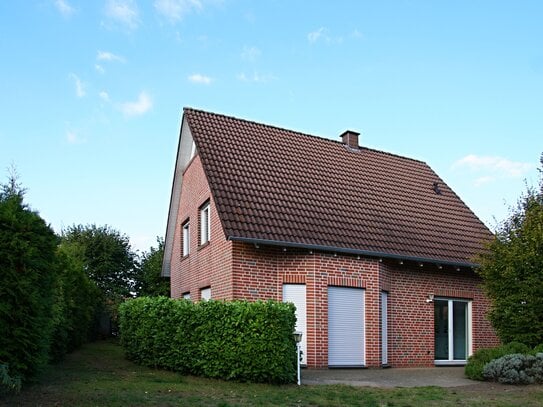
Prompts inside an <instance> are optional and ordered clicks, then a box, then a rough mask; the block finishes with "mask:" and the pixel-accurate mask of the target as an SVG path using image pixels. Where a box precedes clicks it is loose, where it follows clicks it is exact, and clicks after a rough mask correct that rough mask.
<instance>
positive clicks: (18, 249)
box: [0, 172, 57, 387]
mask: <svg viewBox="0 0 543 407" xmlns="http://www.w3.org/2000/svg"><path fill="white" fill-rule="evenodd" d="M56 246H57V236H56V235H55V233H54V232H53V230H52V229H51V227H50V226H49V225H47V224H46V223H45V221H44V220H43V219H42V218H41V217H40V216H39V215H38V213H37V212H34V211H32V210H31V209H30V208H29V207H28V206H27V205H26V204H25V203H24V189H22V188H21V186H20V184H19V183H18V181H17V176H16V173H14V172H12V173H11V174H10V177H9V181H8V183H7V184H4V185H1V186H0V332H1V334H0V367H2V369H1V370H3V376H6V375H7V377H9V376H11V378H12V379H16V380H15V381H19V382H20V381H24V380H27V379H28V378H30V377H31V376H33V375H34V374H35V373H37V372H38V371H39V370H40V368H41V367H42V366H44V365H45V363H46V362H47V360H48V351H49V343H50V338H51V330H52V323H51V317H52V309H53V306H52V304H53V296H54V284H55V280H56V272H57V265H56V257H55V252H56ZM0 387H1V386H0Z"/></svg>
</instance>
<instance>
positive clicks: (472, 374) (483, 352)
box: [464, 342, 532, 380]
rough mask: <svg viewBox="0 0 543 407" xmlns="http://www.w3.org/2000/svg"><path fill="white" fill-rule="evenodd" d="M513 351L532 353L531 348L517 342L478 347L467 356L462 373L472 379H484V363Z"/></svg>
mask: <svg viewBox="0 0 543 407" xmlns="http://www.w3.org/2000/svg"><path fill="white" fill-rule="evenodd" d="M513 353H523V354H529V353H532V349H530V347H528V346H526V345H524V344H522V343H519V342H511V343H508V344H506V345H502V346H498V347H496V348H485V349H479V350H477V351H476V352H475V353H474V354H473V355H472V356H470V357H469V358H468V363H467V364H466V367H465V370H464V373H465V374H466V376H467V377H469V378H470V379H472V380H484V376H483V371H484V368H485V365H486V364H488V363H489V362H491V361H493V360H494V359H498V358H501V357H502V356H505V355H510V354H513Z"/></svg>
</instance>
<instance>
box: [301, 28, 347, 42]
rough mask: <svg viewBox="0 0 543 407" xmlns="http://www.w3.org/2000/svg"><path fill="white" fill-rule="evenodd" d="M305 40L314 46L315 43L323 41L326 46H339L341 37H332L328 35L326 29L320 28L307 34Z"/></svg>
mask: <svg viewBox="0 0 543 407" xmlns="http://www.w3.org/2000/svg"><path fill="white" fill-rule="evenodd" d="M307 40H308V41H309V43H310V44H314V43H316V42H317V41H324V42H325V43H326V44H329V45H330V44H341V43H342V42H343V37H341V36H339V37H332V36H330V34H329V31H328V28H326V27H321V28H319V29H318V30H315V31H312V32H310V33H309V34H307Z"/></svg>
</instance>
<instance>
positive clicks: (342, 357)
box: [328, 287, 365, 366]
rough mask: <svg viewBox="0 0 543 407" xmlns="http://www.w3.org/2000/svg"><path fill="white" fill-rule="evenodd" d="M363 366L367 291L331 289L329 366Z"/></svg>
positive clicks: (329, 288)
mask: <svg viewBox="0 0 543 407" xmlns="http://www.w3.org/2000/svg"><path fill="white" fill-rule="evenodd" d="M364 362H365V360H364V290H363V289H361V288H350V287H328V365H329V366H363V365H364Z"/></svg>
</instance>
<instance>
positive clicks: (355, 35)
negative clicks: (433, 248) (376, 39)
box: [351, 28, 364, 38]
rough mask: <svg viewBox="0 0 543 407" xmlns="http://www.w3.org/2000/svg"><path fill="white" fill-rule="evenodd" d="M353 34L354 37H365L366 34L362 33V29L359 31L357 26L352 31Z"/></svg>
mask: <svg viewBox="0 0 543 407" xmlns="http://www.w3.org/2000/svg"><path fill="white" fill-rule="evenodd" d="M351 36H352V37H353V38H364V35H362V33H361V32H360V31H358V29H357V28H355V29H354V30H353V32H352V33H351Z"/></svg>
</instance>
